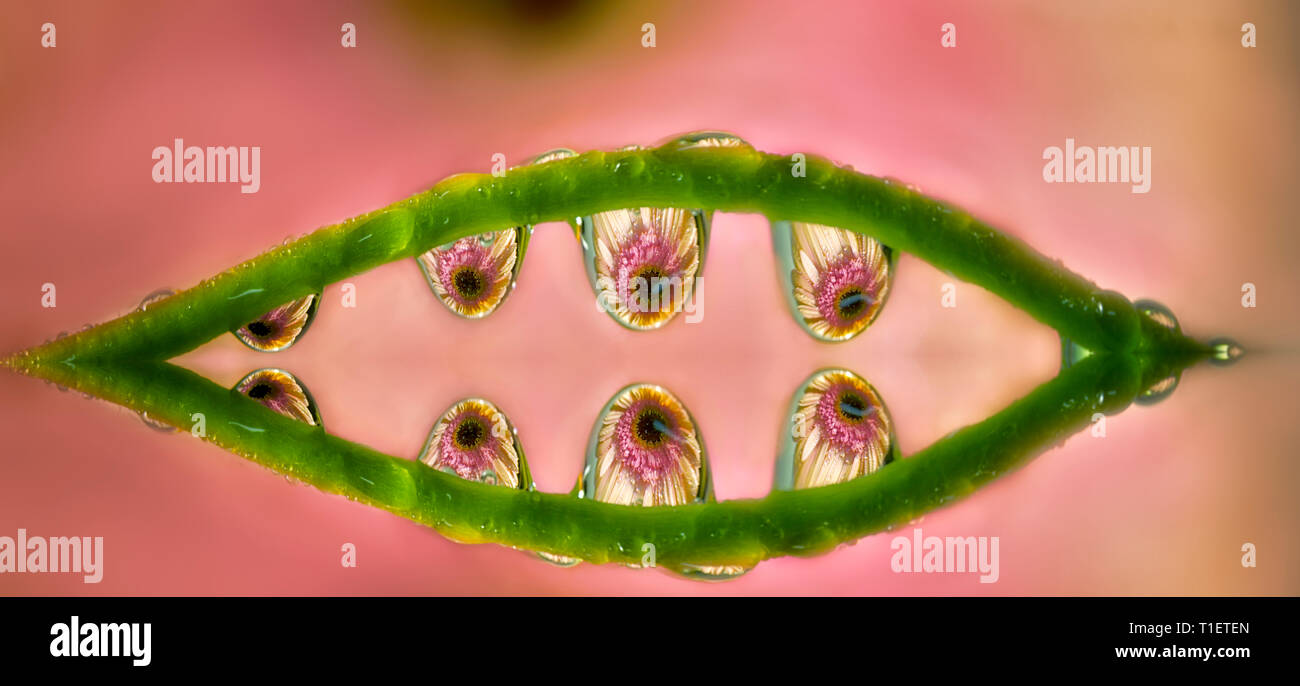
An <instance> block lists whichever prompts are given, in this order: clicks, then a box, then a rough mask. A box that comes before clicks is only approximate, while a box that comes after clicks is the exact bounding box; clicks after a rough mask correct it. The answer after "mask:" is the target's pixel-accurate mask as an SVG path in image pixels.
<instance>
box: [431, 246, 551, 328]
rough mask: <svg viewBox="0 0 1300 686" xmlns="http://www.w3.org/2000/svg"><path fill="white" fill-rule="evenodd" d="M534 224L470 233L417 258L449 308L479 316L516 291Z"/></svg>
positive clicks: (459, 312)
mask: <svg viewBox="0 0 1300 686" xmlns="http://www.w3.org/2000/svg"><path fill="white" fill-rule="evenodd" d="M530 232H531V227H524V226H519V227H515V228H513V229H506V230H504V231H493V232H489V233H483V234H479V235H477V236H466V237H465V238H461V239H459V240H456V241H453V242H451V243H448V244H446V245H442V246H439V247H437V248H434V249H432V250H429V251H427V252H425V253H423V254H422V255H420V256H418V257H417V258H416V261H417V262H419V264H420V270H421V271H423V272H424V278H425V279H426V280H427V281H428V283H429V287H430V288H432V289H433V293H434V295H436V296H437V297H438V300H440V301H441V302H442V304H443V305H446V306H447V309H449V310H451V311H452V312H454V313H456V314H458V315H460V316H462V317H465V318H466V319H479V318H482V317H486V316H487V315H489V314H491V313H492V312H494V311H496V309H497V307H499V306H500V305H501V303H502V302H504V301H505V299H506V296H507V295H509V294H510V292H511V291H512V290H514V287H515V283H516V279H517V277H518V275H519V267H520V266H521V265H522V264H523V258H524V251H525V250H526V248H527V245H528V234H529V233H530Z"/></svg>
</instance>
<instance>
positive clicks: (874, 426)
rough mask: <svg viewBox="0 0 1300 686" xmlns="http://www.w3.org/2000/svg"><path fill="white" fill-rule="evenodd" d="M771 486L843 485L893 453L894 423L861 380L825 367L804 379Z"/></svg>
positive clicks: (863, 380) (878, 400) (868, 470)
mask: <svg viewBox="0 0 1300 686" xmlns="http://www.w3.org/2000/svg"><path fill="white" fill-rule="evenodd" d="M782 433H783V436H782V452H781V454H780V455H779V456H778V458H777V462H776V478H775V480H774V482H773V483H774V487H775V488H776V489H778V490H793V489H800V488H812V487H815V486H827V485H830V484H837V483H843V482H845V481H848V480H850V479H854V478H856V477H859V476H862V475H864V474H870V473H872V472H875V471H876V470H878V469H880V468H881V467H883V466H885V464H887V463H888V462H890V461H892V459H893V458H894V456H895V455H896V453H897V448H896V447H895V443H896V441H895V440H894V428H893V421H892V420H891V419H890V416H889V411H888V410H887V409H886V408H885V404H884V401H882V400H881V399H880V395H879V394H878V393H876V389H875V388H873V387H872V386H871V384H869V383H867V381H866V379H863V378H862V377H860V376H858V375H857V374H854V373H853V372H851V371H848V370H847V369H826V370H822V371H819V372H817V373H815V374H813V375H812V376H810V377H808V379H807V380H806V381H804V383H803V385H801V386H800V387H799V389H798V390H797V391H796V392H795V396H794V400H793V401H792V402H791V407H790V426H789V427H788V428H786V429H783V431H782Z"/></svg>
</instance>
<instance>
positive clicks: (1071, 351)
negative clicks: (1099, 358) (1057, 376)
mask: <svg viewBox="0 0 1300 686" xmlns="http://www.w3.org/2000/svg"><path fill="white" fill-rule="evenodd" d="M1091 354H1092V351H1091V350H1088V349H1087V348H1085V347H1083V346H1081V345H1079V344H1078V343H1075V342H1074V341H1072V340H1070V339H1068V338H1066V337H1065V336H1061V370H1062V371H1064V370H1066V369H1069V368H1070V367H1073V366H1074V365H1076V364H1078V363H1079V362H1080V361H1082V360H1083V359H1084V358H1085V357H1087V356H1089V355H1091Z"/></svg>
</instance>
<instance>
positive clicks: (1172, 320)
mask: <svg viewBox="0 0 1300 686" xmlns="http://www.w3.org/2000/svg"><path fill="white" fill-rule="evenodd" d="M1133 307H1134V308H1136V309H1137V311H1138V312H1141V313H1142V314H1145V315H1146V316H1148V317H1150V318H1151V320H1152V321H1154V322H1155V323H1157V324H1160V325H1161V326H1163V327H1165V328H1167V329H1172V330H1174V331H1181V330H1182V328H1181V327H1179V326H1178V318H1177V317H1175V316H1174V312H1173V310H1170V309H1169V308H1168V307H1166V306H1165V305H1164V304H1162V303H1158V302H1156V301H1154V300H1149V299H1142V300H1137V301H1135V302H1134V303H1133Z"/></svg>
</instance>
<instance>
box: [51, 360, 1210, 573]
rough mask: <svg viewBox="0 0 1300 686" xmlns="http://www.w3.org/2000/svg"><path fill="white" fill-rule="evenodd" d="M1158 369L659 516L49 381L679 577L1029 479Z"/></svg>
mask: <svg viewBox="0 0 1300 686" xmlns="http://www.w3.org/2000/svg"><path fill="white" fill-rule="evenodd" d="M1190 361H1191V358H1187V359H1184V360H1182V361H1181V362H1180V364H1185V363H1187V362H1190ZM1167 364H1169V362H1168V361H1161V362H1159V363H1155V364H1152V363H1151V362H1150V361H1148V360H1146V359H1145V358H1143V357H1142V356H1138V355H1132V354H1098V355H1092V356H1090V357H1088V358H1086V359H1085V360H1083V361H1081V362H1080V363H1079V364H1077V365H1076V366H1074V367H1072V368H1070V369H1067V370H1065V371H1063V372H1062V373H1061V375H1060V376H1058V377H1056V378H1055V379H1052V380H1051V381H1048V382H1047V383H1044V384H1043V385H1041V386H1040V387H1038V388H1037V389H1035V390H1034V391H1032V392H1031V393H1029V394H1028V395H1026V396H1025V397H1023V398H1021V399H1020V400H1017V401H1016V402H1014V403H1012V404H1011V405H1009V406H1008V407H1006V408H1005V409H1003V410H1002V411H1000V412H998V413H997V414H995V415H993V416H991V417H990V418H988V419H987V420H985V421H983V422H980V423H978V424H974V425H972V426H969V427H966V428H964V429H961V430H959V431H957V432H954V433H952V434H950V435H949V436H948V437H946V438H943V439H941V440H939V441H937V442H936V443H934V444H933V445H931V446H929V447H928V448H926V449H924V450H921V451H920V452H918V453H915V454H914V455H912V456H910V457H908V458H905V459H902V460H899V461H896V462H894V463H893V464H890V465H888V466H886V467H885V468H884V469H882V470H880V471H879V472H876V473H874V474H871V475H868V476H865V477H862V478H859V479H855V480H853V481H851V482H848V483H845V484H840V485H836V486H828V487H824V488H817V489H808V490H801V491H793V492H786V491H777V492H773V493H772V494H771V495H769V496H767V497H765V498H763V499H760V500H730V501H724V502H719V503H713V504H706V505H687V506H679V507H656V508H642V507H629V506H619V505H608V504H604V503H598V502H594V501H590V500H578V499H576V498H573V497H570V496H567V495H558V494H545V493H535V492H524V491H517V490H513V489H506V488H500V487H495V486H490V485H486V484H480V483H475V482H470V481H466V480H464V479H459V478H456V477H454V476H452V475H448V474H445V473H442V472H439V471H436V470H434V469H431V468H429V467H427V466H426V465H424V464H422V463H420V462H418V461H416V460H414V459H402V458H398V457H392V456H388V455H384V454H382V453H379V452H376V451H374V450H372V449H370V448H367V447H365V446H362V445H358V444H356V443H352V442H349V441H346V440H343V439H341V438H338V437H335V436H332V435H330V434H328V433H326V432H325V431H324V430H322V429H321V428H320V427H312V426H308V425H306V424H304V423H301V422H297V421H294V420H292V419H289V418H286V417H283V416H281V415H279V414H276V413H274V412H272V411H270V410H268V409H266V408H265V407H263V406H262V405H260V404H258V403H257V402H255V401H253V400H250V399H248V398H246V397H244V396H243V395H241V394H239V393H236V392H233V391H231V390H229V389H226V388H223V387H221V386H218V385H217V384H215V383H213V382H211V381H209V380H207V379H205V378H203V377H201V376H199V375H197V374H194V373H193V372H190V371H187V370H185V369H182V368H180V367H176V366H174V365H171V364H168V363H162V362H143V363H129V362H128V363H116V364H112V365H108V366H104V367H100V366H95V365H91V366H86V365H76V366H66V365H65V366H61V367H60V368H59V369H56V370H51V375H50V378H51V380H52V381H54V382H56V383H60V384H63V385H66V386H69V387H71V388H74V389H76V390H80V391H83V392H86V393H90V394H93V395H96V396H99V397H102V398H105V399H107V400H109V401H111V402H114V403H117V404H119V405H122V406H125V407H128V408H130V409H132V410H135V411H142V412H147V413H149V415H150V416H151V417H152V418H154V419H155V420H160V421H163V422H165V423H167V424H170V425H172V426H175V427H177V428H179V429H180V430H181V431H186V432H189V431H191V427H193V426H194V424H195V421H196V419H197V418H196V414H202V415H203V421H204V429H205V433H206V435H205V436H204V438H205V440H208V441H210V442H212V443H215V444H217V445H219V446H221V447H222V448H225V449H227V450H230V451H233V452H235V453H237V454H240V455H242V456H244V457H246V458H248V459H250V460H252V461H254V462H257V463H258V464H261V465H264V466H266V467H269V468H271V469H273V470H275V471H276V472H279V473H282V474H285V475H288V476H290V477H292V478H294V479H297V480H300V481H302V482H305V483H308V484H311V485H312V486H315V487H316V488H319V489H320V490H322V491H326V492H329V493H337V494H340V495H344V496H346V497H348V498H351V499H354V500H357V501H360V502H362V503H365V504H368V505H372V506H375V507H379V508H382V509H385V510H388V511H390V512H393V513H395V514H398V515H400V516H402V517H406V518H408V519H411V520H413V521H415V522H419V523H421V524H424V525H427V526H430V527H432V528H434V529H436V530H438V531H439V532H441V533H442V534H444V535H446V536H448V537H450V538H453V539H456V540H461V541H466V542H495V543H500V544H504V545H509V546H515V547H519V548H524V549H529V550H539V551H545V552H549V553H553V554H557V555H563V556H568V557H576V558H581V559H584V560H588V561H592V562H622V563H637V562H638V561H639V560H640V558H641V556H642V554H643V549H642V545H643V544H645V543H653V544H654V545H655V548H656V557H657V564H658V565H659V566H661V567H666V568H674V567H680V566H683V565H690V564H694V565H703V564H745V565H750V564H755V563H757V562H758V561H760V560H763V559H767V558H771V557H776V556H782V555H813V554H817V553H822V552H826V551H828V550H831V549H832V548H834V547H835V546H836V545H839V544H842V543H846V542H849V541H853V540H856V539H858V538H860V537H862V536H866V535H868V534H872V533H876V532H879V531H883V530H887V529H889V528H892V527H894V526H897V525H901V524H904V523H906V522H908V521H910V520H912V519H914V518H916V517H918V516H920V515H922V514H924V513H926V512H928V511H930V510H933V509H935V508H937V507H940V506H943V505H945V504H947V503H950V502H952V501H954V500H956V499H959V498H962V497H964V496H966V495H969V494H970V493H972V492H974V491H975V490H976V489H977V488H979V487H980V486H981V485H983V484H984V483H986V482H988V481H990V480H991V479H993V478H995V477H997V476H1000V475H1002V474H1004V473H1006V472H1008V471H1010V470H1012V469H1015V468H1016V467H1018V466H1020V465H1022V464H1023V463H1024V462H1026V461H1027V460H1029V459H1030V458H1032V457H1033V456H1035V455H1037V454H1039V453H1040V452H1042V451H1044V450H1046V449H1047V448H1049V447H1051V446H1053V445H1055V444H1057V443H1059V442H1061V441H1063V440H1064V439H1065V438H1066V437H1068V436H1069V435H1071V434H1072V433H1074V432H1075V431H1077V430H1078V429H1079V428H1080V427H1083V426H1085V425H1086V424H1088V422H1089V421H1090V420H1091V419H1092V417H1093V414H1094V413H1096V412H1102V413H1106V414H1112V413H1116V412H1119V411H1121V410H1123V409H1124V408H1125V407H1126V406H1127V405H1128V404H1129V403H1130V401H1131V400H1132V399H1133V397H1134V396H1135V394H1137V393H1138V392H1139V391H1140V390H1141V389H1142V388H1144V387H1145V384H1147V383H1149V381H1150V379H1151V378H1154V377H1159V376H1161V375H1163V374H1165V373H1166V372H1167V371H1168V370H1167V368H1165V366H1164V365H1167ZM579 466H580V465H579V464H578V462H576V461H575V463H574V467H575V469H576V468H578V467H579Z"/></svg>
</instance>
